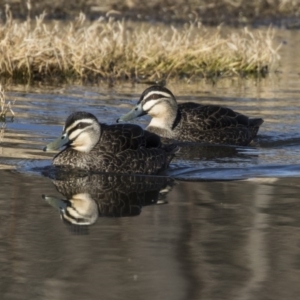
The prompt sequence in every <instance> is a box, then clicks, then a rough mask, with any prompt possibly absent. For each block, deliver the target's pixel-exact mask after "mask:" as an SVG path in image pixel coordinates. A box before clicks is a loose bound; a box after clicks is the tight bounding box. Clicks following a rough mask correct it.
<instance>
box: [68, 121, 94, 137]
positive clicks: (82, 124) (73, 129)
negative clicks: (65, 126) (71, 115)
mask: <svg viewBox="0 0 300 300" xmlns="http://www.w3.org/2000/svg"><path fill="white" fill-rule="evenodd" d="M90 125H91V123H84V122H80V123H78V124H77V125H76V126H75V127H73V128H72V129H71V130H70V131H69V132H68V135H69V136H70V135H71V134H72V132H74V131H75V130H77V129H83V128H85V127H88V126H90Z"/></svg>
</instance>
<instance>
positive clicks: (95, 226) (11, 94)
mask: <svg viewBox="0 0 300 300" xmlns="http://www.w3.org/2000/svg"><path fill="white" fill-rule="evenodd" d="M276 41H277V42H278V43H279V42H281V41H284V45H283V47H282V51H281V56H282V59H281V65H280V66H279V69H278V70H279V72H278V73H276V74H274V73H272V74H270V75H269V76H268V77H267V78H262V79H258V80H254V79H253V80H252V79H248V80H242V79H224V80H220V81H218V82H217V83H216V84H214V85H212V84H211V83H210V82H206V81H204V80H203V81H200V82H197V83H185V82H180V83H173V84H171V83H170V84H169V85H168V87H169V88H170V89H171V90H172V91H173V92H174V94H175V95H176V96H177V97H178V99H179V100H180V101H194V102H199V103H213V104H221V105H224V106H229V107H231V108H233V109H235V110H237V111H240V112H243V113H245V114H247V115H249V116H253V117H262V118H263V119H264V120H265V123H264V124H263V126H262V127H261V130H260V132H259V136H258V138H257V139H256V140H255V142H254V143H253V144H252V145H250V146H248V147H224V146H222V147H220V146H205V145H190V146H189V147H183V148H182V149H181V151H180V153H179V154H178V156H177V157H176V159H175V160H174V161H173V162H172V164H171V167H170V170H169V171H168V175H169V176H170V177H171V178H173V179H170V178H168V177H160V178H157V177H150V178H148V177H126V176H112V177H107V176H104V175H99V176H91V177H85V176H82V177H80V178H60V179H57V180H51V179H50V178H48V177H46V176H43V174H42V173H43V172H41V170H42V169H44V167H45V166H49V165H50V163H51V160H50V159H51V157H52V156H53V154H48V153H47V154H45V153H44V152H42V148H43V146H44V145H45V144H46V143H48V142H49V141H50V140H52V139H53V138H54V137H56V136H57V135H58V134H59V133H60V132H61V129H62V125H63V123H64V121H65V119H66V117H67V116H68V115H69V114H70V113H71V112H73V111H77V110H86V111H89V112H92V113H94V114H95V115H97V116H98V118H99V120H100V121H101V122H106V123H113V122H114V120H116V119H117V117H119V116H120V115H121V114H123V113H124V112H126V111H128V109H130V107H132V105H133V104H134V103H135V102H136V101H137V99H138V97H139V95H140V94H141V93H142V91H143V90H144V89H145V88H146V87H147V86H146V85H131V84H129V83H126V84H122V83H120V84H118V85H116V86H114V87H112V88H111V87H108V86H107V85H106V84H105V83H101V84H99V85H98V86H96V85H93V86H76V85H61V86H44V85H40V86H37V85H35V86H22V85H14V86H11V88H10V89H9V90H8V91H7V97H8V99H9V100H15V103H14V105H13V109H14V112H15V114H16V117H15V119H14V122H7V123H6V124H2V129H1V134H0V137H1V144H0V169H1V170H0V182H1V184H0V215H1V218H0V223H1V226H0V235H1V239H0V266H1V267H0V268H1V273H0V274H1V275H0V276H1V280H0V299H151V300H152V299H172V300H173V299H205V300H206V299H213V300H215V299H298V297H299V293H300V286H299V281H300V256H299V253H300V221H299V215H300V202H299V194H300V163H299V157H300V147H299V145H300V117H299V115H300V88H299V77H300V76H299V74H300V60H299V53H298V52H299V51H298V50H299V46H300V44H299V42H300V34H299V32H298V31H283V30H282V31H278V32H277V36H276ZM148 121H149V119H148V118H147V117H144V118H142V119H139V120H137V121H136V122H137V123H138V124H141V125H142V126H146V124H147V123H148Z"/></svg>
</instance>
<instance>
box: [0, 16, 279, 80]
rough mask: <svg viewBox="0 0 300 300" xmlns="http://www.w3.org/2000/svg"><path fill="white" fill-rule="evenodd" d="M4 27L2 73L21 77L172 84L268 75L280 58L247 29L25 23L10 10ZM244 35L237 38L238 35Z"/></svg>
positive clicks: (267, 39)
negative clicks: (166, 81)
mask: <svg viewBox="0 0 300 300" xmlns="http://www.w3.org/2000/svg"><path fill="white" fill-rule="evenodd" d="M6 15H7V21H6V23H5V24H4V25H0V53H1V55H0V74H1V75H2V76H9V77H13V78H25V79H26V78H33V79H41V78H42V79H47V78H71V79H75V78H88V79H91V80H93V79H95V78H113V79H140V78H142V79H165V78H183V77H184V78H186V77H187V78H191V77H194V76H197V77H198V76H203V77H212V76H228V75H233V74H242V75H244V74H256V75H259V74H265V73H266V71H267V70H268V69H269V68H270V66H271V65H272V63H273V62H274V61H276V60H277V59H278V58H279V56H278V48H276V47H275V48H274V46H273V34H272V30H268V31H264V33H263V32H260V31H249V30H248V29H243V30H240V31H239V33H229V34H227V35H225V36H224V35H222V30H221V29H220V28H216V29H210V30H208V29H207V28H205V27H203V26H202V25H201V24H199V23H193V24H189V25H186V26H184V27H182V28H180V29H178V28H175V27H172V26H154V25H152V26H150V25H147V24H144V25H141V24H139V25H137V24H136V23H128V22H124V21H114V20H112V19H111V20H108V21H107V20H105V19H98V20H96V21H93V22H90V21H86V20H85V15H83V14H80V16H79V17H78V18H76V20H74V21H70V22H58V21H52V22H46V21H45V20H44V17H45V15H41V16H40V17H37V18H36V19H35V20H31V19H27V20H26V21H23V22H19V21H17V20H14V19H13V18H12V16H11V13H10V10H7V12H6ZM235 32H236V31H235Z"/></svg>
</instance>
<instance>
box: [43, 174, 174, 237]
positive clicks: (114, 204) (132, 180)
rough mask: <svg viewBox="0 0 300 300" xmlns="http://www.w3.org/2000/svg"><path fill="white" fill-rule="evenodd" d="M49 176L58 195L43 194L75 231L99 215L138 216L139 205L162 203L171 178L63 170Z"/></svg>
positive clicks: (91, 222)
mask: <svg viewBox="0 0 300 300" xmlns="http://www.w3.org/2000/svg"><path fill="white" fill-rule="evenodd" d="M58 177H59V178H56V179H54V180H52V182H53V184H54V185H55V187H56V189H57V191H58V192H59V193H61V194H62V195H63V197H64V198H65V199H62V197H57V196H56V197H54V196H50V195H43V199H44V200H45V201H46V202H47V203H49V204H50V205H51V206H53V207H54V208H56V209H57V210H59V212H60V215H61V218H62V220H63V221H64V222H65V224H68V225H72V226H71V229H72V230H73V231H75V232H85V231H84V230H81V228H80V226H87V225H92V224H94V223H95V222H96V221H97V219H98V218H99V217H130V216H138V215H139V214H140V213H141V211H142V207H144V206H148V205H154V204H166V203H167V202H166V201H165V200H164V199H165V196H166V194H167V193H168V192H169V191H170V190H171V188H172V185H173V184H174V180H172V179H171V178H169V177H162V176H134V175H117V174H91V175H87V176H83V177H77V176H72V175H70V174H64V175H63V176H61V175H60V176H58Z"/></svg>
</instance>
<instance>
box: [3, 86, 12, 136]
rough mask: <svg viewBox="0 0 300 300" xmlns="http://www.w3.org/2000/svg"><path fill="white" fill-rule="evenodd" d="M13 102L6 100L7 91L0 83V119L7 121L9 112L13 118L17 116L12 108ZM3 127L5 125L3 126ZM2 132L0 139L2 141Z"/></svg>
mask: <svg viewBox="0 0 300 300" xmlns="http://www.w3.org/2000/svg"><path fill="white" fill-rule="evenodd" d="M11 106H12V105H11V102H10V101H7V100H6V97H5V92H4V89H3V87H2V85H1V84H0V121H2V122H3V121H6V117H7V114H8V113H9V114H10V115H11V118H13V117H14V116H15V113H14V111H13V110H12V108H11ZM1 128H3V126H2V127H1ZM1 136H2V134H1V132H0V141H1Z"/></svg>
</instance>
